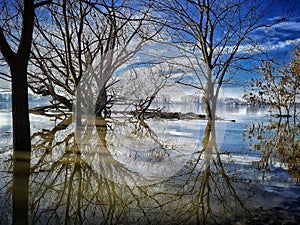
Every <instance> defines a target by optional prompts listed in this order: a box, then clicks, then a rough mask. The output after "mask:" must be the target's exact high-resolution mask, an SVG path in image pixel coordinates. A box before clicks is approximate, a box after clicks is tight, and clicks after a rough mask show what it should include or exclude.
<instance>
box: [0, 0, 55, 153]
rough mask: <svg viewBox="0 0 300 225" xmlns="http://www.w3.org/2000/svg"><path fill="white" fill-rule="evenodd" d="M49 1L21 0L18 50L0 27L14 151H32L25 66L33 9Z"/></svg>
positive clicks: (29, 44)
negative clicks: (8, 80) (8, 79)
mask: <svg viewBox="0 0 300 225" xmlns="http://www.w3.org/2000/svg"><path fill="white" fill-rule="evenodd" d="M50 2H51V0H48V1H42V2H40V3H36V4H34V0H24V1H23V9H22V11H21V12H20V13H22V26H21V28H22V30H21V32H20V33H21V35H20V41H19V46H17V47H16V49H17V52H14V51H13V49H14V48H13V47H12V46H10V45H11V44H12V43H11V42H8V39H7V38H6V36H5V35H4V30H3V27H0V50H1V53H2V55H3V56H4V58H5V60H6V62H7V64H8V65H9V68H10V72H11V82H12V119H13V146H14V150H15V151H31V141H30V123H29V110H28V82H27V67H28V62H29V56H30V50H31V43H32V33H33V26H34V17H35V15H34V10H35V8H37V7H40V6H42V5H44V4H48V3H50ZM18 10H20V9H18ZM14 38H15V37H14Z"/></svg>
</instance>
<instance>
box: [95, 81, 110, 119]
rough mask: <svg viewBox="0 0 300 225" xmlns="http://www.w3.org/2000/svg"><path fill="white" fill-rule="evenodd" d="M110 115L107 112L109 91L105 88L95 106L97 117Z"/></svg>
mask: <svg viewBox="0 0 300 225" xmlns="http://www.w3.org/2000/svg"><path fill="white" fill-rule="evenodd" d="M107 115H108V111H107V91H106V88H105V87H103V88H102V89H101V90H100V92H99V94H98V97H97V100H96V104H95V116H98V117H106V116H107Z"/></svg>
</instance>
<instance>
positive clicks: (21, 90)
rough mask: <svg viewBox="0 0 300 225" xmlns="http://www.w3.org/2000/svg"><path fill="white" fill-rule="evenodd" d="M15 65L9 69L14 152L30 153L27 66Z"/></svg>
mask: <svg viewBox="0 0 300 225" xmlns="http://www.w3.org/2000/svg"><path fill="white" fill-rule="evenodd" d="M17 63H18V62H16V64H14V65H13V66H12V68H11V75H12V119H13V145H14V150H15V151H31V140H30V122H29V110H28V84H27V64H26V65H24V66H22V65H20V64H17Z"/></svg>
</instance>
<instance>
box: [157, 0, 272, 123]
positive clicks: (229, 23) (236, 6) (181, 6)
mask: <svg viewBox="0 0 300 225" xmlns="http://www.w3.org/2000/svg"><path fill="white" fill-rule="evenodd" d="M267 5H268V4H267V3H266V2H264V3H262V2H261V1H249V0H242V1H240V0H239V1H219V0H212V1H207V0H187V1H179V0H171V1H167V2H161V3H160V8H161V10H164V11H166V12H168V13H169V17H168V19H169V23H168V25H169V28H170V29H169V36H168V37H169V39H171V41H172V43H173V45H176V46H177V47H178V48H179V49H180V51H181V53H182V55H181V56H180V58H178V57H177V59H176V62H175V63H177V64H179V65H181V66H182V67H183V68H185V71H186V74H188V75H191V74H192V75H194V76H195V77H196V79H195V80H194V81H192V82H190V81H189V80H186V79H181V80H179V81H178V82H179V83H182V84H185V85H188V86H191V87H194V88H197V89H199V90H200V91H202V92H203V100H204V103H205V109H206V114H207V117H208V118H209V119H213V118H214V117H215V112H216V102H217V98H218V95H219V92H220V88H221V86H222V84H223V83H224V82H225V81H226V79H227V78H228V74H229V72H230V69H231V68H232V67H233V65H234V64H235V63H236V62H237V61H238V60H240V59H242V58H243V57H245V54H243V52H244V51H247V52H249V51H250V50H251V48H252V47H251V45H247V40H249V38H250V34H251V32H253V31H254V30H255V29H257V28H258V27H261V26H262V23H261V22H262V18H263V15H264V10H265V8H264V7H265V6H267ZM242 47H243V48H242Z"/></svg>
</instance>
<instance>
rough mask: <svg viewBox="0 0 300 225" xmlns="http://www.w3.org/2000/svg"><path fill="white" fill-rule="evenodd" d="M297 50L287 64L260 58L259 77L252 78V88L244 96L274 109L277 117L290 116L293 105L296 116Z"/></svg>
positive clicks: (298, 79) (299, 80)
mask: <svg viewBox="0 0 300 225" xmlns="http://www.w3.org/2000/svg"><path fill="white" fill-rule="evenodd" d="M297 54H298V52H297V50H296V51H295V56H294V58H293V59H292V60H291V63H290V64H289V65H282V64H279V63H276V61H275V60H272V59H267V60H262V62H261V66H260V67H258V69H259V71H260V73H261V78H259V79H253V80H252V84H251V86H252V88H251V90H250V92H249V93H246V94H245V95H244V98H245V99H246V100H247V101H249V102H250V103H252V104H258V105H260V106H262V105H268V106H270V108H271V110H273V109H275V110H276V111H277V112H278V114H276V116H278V117H292V115H291V107H294V117H296V101H297V95H298V94H299V84H300V76H299V71H298V70H299V69H298V63H299V62H298V58H297V57H299V56H297Z"/></svg>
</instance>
